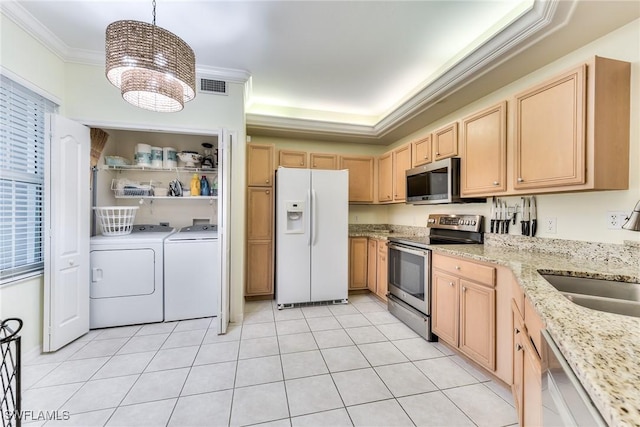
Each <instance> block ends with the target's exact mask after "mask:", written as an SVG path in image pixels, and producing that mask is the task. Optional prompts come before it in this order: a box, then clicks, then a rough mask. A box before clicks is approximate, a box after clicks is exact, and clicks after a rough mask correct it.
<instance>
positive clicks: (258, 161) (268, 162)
mask: <svg viewBox="0 0 640 427" xmlns="http://www.w3.org/2000/svg"><path fill="white" fill-rule="evenodd" d="M273 150H274V148H273V145H259V144H247V186H250V187H251V186H253V187H257V186H260V187H271V186H272V185H273V171H274V162H273Z"/></svg>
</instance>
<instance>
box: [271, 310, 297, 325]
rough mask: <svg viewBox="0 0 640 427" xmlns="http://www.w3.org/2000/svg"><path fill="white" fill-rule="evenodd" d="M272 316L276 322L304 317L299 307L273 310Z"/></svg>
mask: <svg viewBox="0 0 640 427" xmlns="http://www.w3.org/2000/svg"><path fill="white" fill-rule="evenodd" d="M274 317H275V319H276V322H280V321H283V320H297V319H304V314H302V310H301V309H299V308H283V309H282V310H275V311H274Z"/></svg>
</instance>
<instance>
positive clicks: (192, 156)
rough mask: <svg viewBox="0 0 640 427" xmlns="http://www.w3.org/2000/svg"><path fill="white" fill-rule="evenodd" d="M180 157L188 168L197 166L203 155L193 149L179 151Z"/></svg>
mask: <svg viewBox="0 0 640 427" xmlns="http://www.w3.org/2000/svg"><path fill="white" fill-rule="evenodd" d="M178 158H179V159H180V161H181V162H184V163H185V166H186V167H188V168H192V167H195V165H196V163H200V162H201V161H202V155H201V154H198V153H196V152H193V151H181V152H179V153H178Z"/></svg>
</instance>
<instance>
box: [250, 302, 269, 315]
mask: <svg viewBox="0 0 640 427" xmlns="http://www.w3.org/2000/svg"><path fill="white" fill-rule="evenodd" d="M257 311H273V301H272V300H263V301H247V302H246V303H245V304H244V312H245V314H246V313H255V312H257Z"/></svg>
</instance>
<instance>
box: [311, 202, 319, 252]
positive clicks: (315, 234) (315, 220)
mask: <svg viewBox="0 0 640 427" xmlns="http://www.w3.org/2000/svg"><path fill="white" fill-rule="evenodd" d="M311 207H312V208H313V214H312V215H311V221H312V228H311V230H312V232H313V238H312V240H311V244H312V245H315V244H316V240H317V238H318V230H316V227H317V226H318V218H317V216H318V202H317V200H316V190H311Z"/></svg>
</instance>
